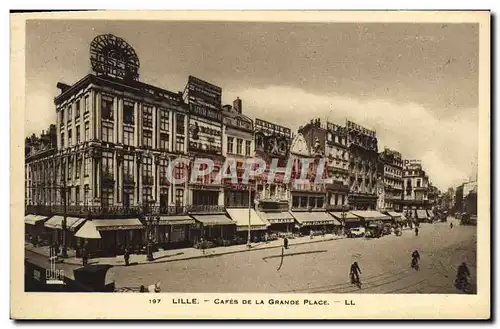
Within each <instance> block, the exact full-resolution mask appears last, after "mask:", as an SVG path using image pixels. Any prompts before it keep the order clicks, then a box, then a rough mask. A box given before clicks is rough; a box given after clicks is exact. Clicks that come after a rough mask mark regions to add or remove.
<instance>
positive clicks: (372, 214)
mask: <svg viewBox="0 0 500 329" xmlns="http://www.w3.org/2000/svg"><path fill="white" fill-rule="evenodd" d="M351 213H353V214H354V215H356V216H358V217H361V218H363V219H364V220H390V219H391V217H390V216H388V215H384V214H382V213H380V212H378V211H375V210H359V211H351Z"/></svg>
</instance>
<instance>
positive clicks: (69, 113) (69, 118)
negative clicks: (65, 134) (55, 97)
mask: <svg viewBox="0 0 500 329" xmlns="http://www.w3.org/2000/svg"><path fill="white" fill-rule="evenodd" d="M67 119H68V120H67V121H68V122H70V121H71V119H73V108H72V106H71V105H70V106H68V118H67Z"/></svg>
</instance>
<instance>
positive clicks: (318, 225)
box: [291, 211, 341, 235]
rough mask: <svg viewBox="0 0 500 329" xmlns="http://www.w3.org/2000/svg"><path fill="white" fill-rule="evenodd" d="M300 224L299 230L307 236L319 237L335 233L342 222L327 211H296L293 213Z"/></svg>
mask: <svg viewBox="0 0 500 329" xmlns="http://www.w3.org/2000/svg"><path fill="white" fill-rule="evenodd" d="M291 214H292V216H293V217H294V218H295V220H296V221H297V223H298V224H299V229H300V232H301V233H302V234H305V235H318V234H323V233H325V234H326V233H333V232H334V228H335V227H340V226H341V224H340V222H339V221H338V220H337V219H335V218H334V217H333V216H332V215H330V214H329V213H327V212H325V211H311V212H309V211H304V212H298V211H294V212H292V213H291Z"/></svg>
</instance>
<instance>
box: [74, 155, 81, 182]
mask: <svg viewBox="0 0 500 329" xmlns="http://www.w3.org/2000/svg"><path fill="white" fill-rule="evenodd" d="M81 169H82V160H76V168H75V170H76V172H75V178H76V179H78V178H80V170H81Z"/></svg>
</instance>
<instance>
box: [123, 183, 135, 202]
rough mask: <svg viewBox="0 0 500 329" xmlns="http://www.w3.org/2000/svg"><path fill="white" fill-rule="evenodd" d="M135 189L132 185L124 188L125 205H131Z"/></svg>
mask: <svg viewBox="0 0 500 329" xmlns="http://www.w3.org/2000/svg"><path fill="white" fill-rule="evenodd" d="M133 200H134V191H133V189H132V188H130V187H125V188H123V206H125V207H130V205H131V204H132V203H133V202H134V201H133Z"/></svg>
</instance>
